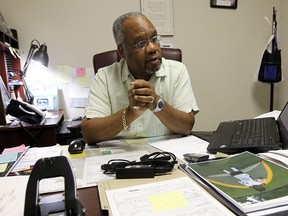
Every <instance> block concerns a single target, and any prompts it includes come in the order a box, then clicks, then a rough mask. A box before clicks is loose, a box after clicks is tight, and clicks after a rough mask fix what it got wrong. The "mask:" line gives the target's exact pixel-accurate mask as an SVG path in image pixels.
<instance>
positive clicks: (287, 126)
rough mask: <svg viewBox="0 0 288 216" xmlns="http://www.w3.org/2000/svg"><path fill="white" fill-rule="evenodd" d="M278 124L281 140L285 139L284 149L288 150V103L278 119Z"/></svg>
mask: <svg viewBox="0 0 288 216" xmlns="http://www.w3.org/2000/svg"><path fill="white" fill-rule="evenodd" d="M278 124H279V130H280V135H281V138H282V139H283V140H282V142H283V147H282V148H283V149H287V148H288V102H287V103H286V105H285V107H284V108H283V110H282V112H281V113H280V115H279V117H278Z"/></svg>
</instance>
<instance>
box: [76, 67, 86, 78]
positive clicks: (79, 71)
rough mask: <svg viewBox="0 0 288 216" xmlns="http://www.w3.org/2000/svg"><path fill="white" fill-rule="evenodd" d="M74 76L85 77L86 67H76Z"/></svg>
mask: <svg viewBox="0 0 288 216" xmlns="http://www.w3.org/2000/svg"><path fill="white" fill-rule="evenodd" d="M76 76H77V77H85V76H86V68H83V67H78V68H77V69H76Z"/></svg>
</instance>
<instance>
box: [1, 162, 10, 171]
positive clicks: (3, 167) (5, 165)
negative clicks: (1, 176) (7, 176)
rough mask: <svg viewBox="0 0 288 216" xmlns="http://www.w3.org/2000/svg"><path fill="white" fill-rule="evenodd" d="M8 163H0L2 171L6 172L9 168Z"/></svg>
mask: <svg viewBox="0 0 288 216" xmlns="http://www.w3.org/2000/svg"><path fill="white" fill-rule="evenodd" d="M7 166H8V164H7V163H5V164H0V173H2V172H4V171H5V170H6V169H7Z"/></svg>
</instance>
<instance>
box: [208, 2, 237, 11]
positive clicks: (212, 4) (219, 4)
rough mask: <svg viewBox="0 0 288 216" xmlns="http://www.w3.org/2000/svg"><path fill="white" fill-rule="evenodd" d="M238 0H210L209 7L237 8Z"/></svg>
mask: <svg viewBox="0 0 288 216" xmlns="http://www.w3.org/2000/svg"><path fill="white" fill-rule="evenodd" d="M237 4H238V0H210V7H211V8H226V9H237Z"/></svg>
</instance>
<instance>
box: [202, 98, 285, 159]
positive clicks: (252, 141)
mask: <svg viewBox="0 0 288 216" xmlns="http://www.w3.org/2000/svg"><path fill="white" fill-rule="evenodd" d="M255 127H256V128H255ZM287 148H288V102H287V103H286V105H285V106H284V108H283V110H282V111H281V113H280V115H279V117H278V119H277V120H276V119H275V118H273V117H267V118H257V119H243V120H235V121H229V122H221V123H220V124H219V126H218V127H217V130H216V131H215V132H214V133H213V136H212V139H211V141H210V142H209V145H208V147H207V151H208V152H210V153H213V154H216V153H217V152H222V153H226V154H236V153H240V152H243V151H250V152H252V153H260V152H266V151H269V150H278V149H287Z"/></svg>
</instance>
